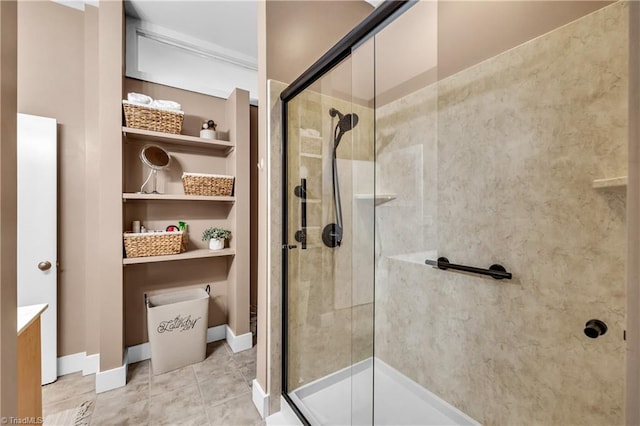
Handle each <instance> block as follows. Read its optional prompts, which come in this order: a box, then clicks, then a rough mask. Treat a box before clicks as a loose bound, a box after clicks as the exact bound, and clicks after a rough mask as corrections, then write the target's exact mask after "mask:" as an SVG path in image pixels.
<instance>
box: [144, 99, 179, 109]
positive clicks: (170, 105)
mask: <svg viewBox="0 0 640 426" xmlns="http://www.w3.org/2000/svg"><path fill="white" fill-rule="evenodd" d="M151 106H152V107H155V108H160V109H166V110H169V111H182V105H180V104H179V103H177V102H174V101H163V100H160V99H157V100H155V101H153V102H151Z"/></svg>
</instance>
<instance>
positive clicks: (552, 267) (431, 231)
mask: <svg viewBox="0 0 640 426" xmlns="http://www.w3.org/2000/svg"><path fill="white" fill-rule="evenodd" d="M627 10H628V5H627V4H626V3H625V2H620V3H616V4H613V5H611V6H608V7H606V8H604V9H601V10H599V11H597V12H595V13H593V14H591V15H588V16H586V17H584V18H582V19H580V20H578V21H575V22H573V23H571V24H569V25H567V26H564V27H561V28H559V29H557V30H555V31H553V32H551V33H548V34H546V35H544V36H542V37H539V38H537V39H535V40H532V41H530V42H528V43H526V44H524V45H522V46H519V47H517V48H515V49H512V50H510V51H507V52H505V53H503V54H501V55H499V56H496V57H494V58H492V59H490V60H487V61H485V62H483V63H481V64H479V65H477V66H474V67H473V68H470V69H467V70H465V71H462V72H460V73H458V74H456V75H454V76H452V77H450V78H447V79H446V80H443V81H441V82H439V83H438V84H436V85H433V86H429V87H426V88H424V89H422V90H421V91H419V92H417V93H414V94H412V95H409V96H407V97H405V98H403V99H400V100H398V101H395V102H393V103H391V104H388V105H385V106H384V107H382V108H380V109H379V110H377V111H376V115H377V116H376V119H377V121H376V126H377V134H376V138H377V144H378V148H377V162H378V163H377V169H376V170H377V177H376V178H377V186H378V187H385V188H387V190H389V191H393V192H396V193H397V199H396V200H395V201H392V202H390V203H387V204H385V205H384V206H380V207H379V208H378V209H377V211H376V232H377V233H378V235H377V236H376V238H379V240H380V241H379V245H378V242H376V245H377V250H376V253H377V254H378V255H379V256H378V259H377V269H376V306H375V319H376V329H375V338H376V339H375V342H376V344H375V355H376V357H379V358H381V359H382V360H384V361H385V362H387V363H389V364H391V365H392V366H394V367H395V368H397V369H399V370H400V371H401V372H403V373H404V374H406V375H408V376H410V377H412V378H413V379H414V380H416V381H417V382H419V383H420V384H421V385H423V386H425V387H426V388H428V389H429V390H431V391H432V392H434V393H435V394H437V395H439V396H440V397H442V398H443V399H445V400H447V401H448V402H450V403H452V404H453V405H455V406H457V407H458V408H459V409H461V410H462V411H464V412H466V413H467V414H469V415H470V416H471V417H473V418H475V419H476V420H478V421H479V422H481V423H483V424H503V425H506V424H548V425H568V424H571V425H576V424H580V425H587V424H593V425H602V424H607V425H612V424H622V423H623V422H624V419H623V389H624V353H625V342H624V341H623V338H622V336H623V330H624V327H625V277H624V273H625V207H626V206H625V192H624V190H619V189H599V190H596V189H593V188H592V181H593V180H594V179H598V178H606V177H614V176H623V175H626V164H627V99H628V96H627V57H628V53H627V47H628V46H627V38H628V35H627V31H628V25H627ZM416 135H420V137H419V138H418V137H417V136H416ZM398 170H402V171H403V173H398ZM430 249H437V250H438V255H440V256H446V257H448V258H449V259H450V260H451V261H452V262H455V263H461V264H469V265H473V266H480V267H488V266H489V265H491V264H493V263H500V264H502V265H504V266H505V267H506V268H507V269H508V270H509V271H510V272H512V273H513V277H514V278H513V279H512V280H510V281H496V280H493V279H491V278H483V277H479V276H474V275H466V274H460V273H455V272H444V271H440V270H437V269H433V268H430V267H427V266H424V265H420V264H416V263H409V262H404V261H401V260H398V259H397V258H396V259H393V258H389V256H393V255H397V254H402V253H406V252H415V251H427V250H430ZM591 318H599V319H602V320H603V321H605V322H606V323H607V324H608V326H609V331H608V332H607V334H606V335H604V336H601V337H600V338H598V339H589V338H587V337H586V336H585V335H584V333H583V328H584V325H585V322H586V321H587V320H589V319H591Z"/></svg>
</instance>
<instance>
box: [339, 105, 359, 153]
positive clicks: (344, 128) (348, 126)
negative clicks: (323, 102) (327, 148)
mask: <svg viewBox="0 0 640 426" xmlns="http://www.w3.org/2000/svg"><path fill="white" fill-rule="evenodd" d="M338 114H340V113H338ZM340 115H342V114H340ZM358 120H359V118H358V114H356V113H353V114H347V115H344V116H342V117H340V120H339V121H338V125H337V126H336V129H339V132H338V135H337V136H336V137H335V140H334V145H335V147H336V148H338V145H340V141H341V140H342V136H344V134H345V133H347V132H348V131H349V130H352V129H353V128H354V127H356V126H357V125H358Z"/></svg>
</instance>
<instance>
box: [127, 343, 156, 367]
mask: <svg viewBox="0 0 640 426" xmlns="http://www.w3.org/2000/svg"><path fill="white" fill-rule="evenodd" d="M146 359H151V345H150V344H149V342H147V343H141V344H139V345H135V346H129V347H128V348H127V364H133V363H136V362H140V361H144V360H146Z"/></svg>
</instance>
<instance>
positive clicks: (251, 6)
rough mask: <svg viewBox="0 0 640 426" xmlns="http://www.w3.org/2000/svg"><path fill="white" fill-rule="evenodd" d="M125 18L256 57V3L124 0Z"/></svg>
mask: <svg viewBox="0 0 640 426" xmlns="http://www.w3.org/2000/svg"><path fill="white" fill-rule="evenodd" d="M125 12H126V14H127V16H131V17H133V18H137V19H140V20H141V21H146V22H150V23H153V24H155V25H158V26H161V27H164V28H167V29H170V30H173V31H175V32H178V33H182V34H185V35H187V36H190V37H193V38H196V39H200V40H203V41H206V42H208V43H212V44H215V45H218V46H221V47H224V48H226V49H230V50H233V51H236V52H238V53H241V54H243V55H246V56H249V57H251V58H253V59H255V60H256V62H257V58H258V28H257V27H258V24H257V23H258V3H257V2H256V1H248V0H245V1H242V0H236V1H218V0H216V1H176V0H173V1H172V0H127V1H125Z"/></svg>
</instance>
